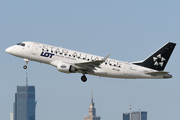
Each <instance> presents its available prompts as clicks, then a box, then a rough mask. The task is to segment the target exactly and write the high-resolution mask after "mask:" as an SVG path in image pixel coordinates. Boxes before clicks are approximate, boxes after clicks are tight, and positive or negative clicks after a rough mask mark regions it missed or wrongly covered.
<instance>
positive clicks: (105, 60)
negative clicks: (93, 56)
mask: <svg viewBox="0 0 180 120" xmlns="http://www.w3.org/2000/svg"><path fill="white" fill-rule="evenodd" d="M110 55H111V54H109V55H107V56H106V57H105V58H104V59H103V60H104V61H106V60H107V59H108V57H109V56H110Z"/></svg>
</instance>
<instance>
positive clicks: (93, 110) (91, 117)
mask: <svg viewBox="0 0 180 120" xmlns="http://www.w3.org/2000/svg"><path fill="white" fill-rule="evenodd" d="M94 106H95V104H94V102H93V91H92V94H91V103H90V108H89V116H88V117H84V120H100V119H101V117H100V116H96V108H95V107H94Z"/></svg>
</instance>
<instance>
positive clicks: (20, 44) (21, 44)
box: [17, 43, 25, 47]
mask: <svg viewBox="0 0 180 120" xmlns="http://www.w3.org/2000/svg"><path fill="white" fill-rule="evenodd" d="M17 45H19V46H23V47H24V46H25V44H24V43H18V44H17Z"/></svg>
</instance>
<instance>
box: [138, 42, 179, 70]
mask: <svg viewBox="0 0 180 120" xmlns="http://www.w3.org/2000/svg"><path fill="white" fill-rule="evenodd" d="M175 46H176V43H172V42H169V43H167V44H166V45H164V46H163V47H162V48H160V49H159V50H158V51H156V52H155V53H154V54H152V55H151V56H149V57H148V58H147V59H145V60H144V61H143V62H141V63H137V65H140V66H143V67H147V68H151V69H154V70H159V71H163V70H164V68H165V67H166V64H167V62H168V60H169V58H170V56H171V54H172V52H173V50H174V48H175Z"/></svg>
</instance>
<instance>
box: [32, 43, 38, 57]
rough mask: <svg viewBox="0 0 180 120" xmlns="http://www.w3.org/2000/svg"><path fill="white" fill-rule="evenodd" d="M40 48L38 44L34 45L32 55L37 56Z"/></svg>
mask: <svg viewBox="0 0 180 120" xmlns="http://www.w3.org/2000/svg"><path fill="white" fill-rule="evenodd" d="M38 48H39V44H38V43H34V44H33V48H32V54H33V55H36V54H37V52H38Z"/></svg>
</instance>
